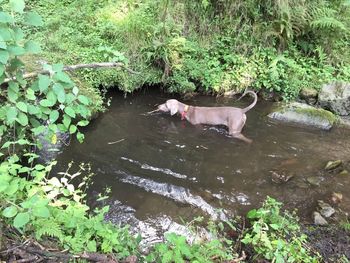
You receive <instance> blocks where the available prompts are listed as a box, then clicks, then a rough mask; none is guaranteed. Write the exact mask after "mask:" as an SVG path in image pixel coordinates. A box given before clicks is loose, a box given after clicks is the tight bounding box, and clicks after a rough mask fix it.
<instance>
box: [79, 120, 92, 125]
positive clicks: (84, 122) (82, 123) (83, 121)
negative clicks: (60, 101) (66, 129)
mask: <svg viewBox="0 0 350 263" xmlns="http://www.w3.org/2000/svg"><path fill="white" fill-rule="evenodd" d="M88 124H89V121H88V120H82V121H79V122H78V123H77V125H78V126H86V125H88Z"/></svg>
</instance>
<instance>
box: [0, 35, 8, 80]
mask: <svg viewBox="0 0 350 263" xmlns="http://www.w3.org/2000/svg"><path fill="white" fill-rule="evenodd" d="M6 47H7V45H6V42H5V40H4V39H3V37H2V36H1V35H0V48H1V49H6ZM0 75H2V73H1V74H0Z"/></svg>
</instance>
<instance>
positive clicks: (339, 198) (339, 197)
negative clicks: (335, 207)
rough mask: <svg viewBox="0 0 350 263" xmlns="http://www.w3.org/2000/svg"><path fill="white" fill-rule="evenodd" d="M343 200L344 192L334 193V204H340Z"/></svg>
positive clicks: (332, 197)
mask: <svg viewBox="0 0 350 263" xmlns="http://www.w3.org/2000/svg"><path fill="white" fill-rule="evenodd" d="M342 200H343V194H342V193H332V196H331V201H332V203H333V204H339V203H340V202H341V201H342Z"/></svg>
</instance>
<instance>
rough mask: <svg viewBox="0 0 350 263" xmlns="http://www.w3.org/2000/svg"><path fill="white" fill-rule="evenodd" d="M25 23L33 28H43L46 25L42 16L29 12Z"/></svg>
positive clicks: (25, 17)
mask: <svg viewBox="0 0 350 263" xmlns="http://www.w3.org/2000/svg"><path fill="white" fill-rule="evenodd" d="M24 23H25V24H27V25H31V26H42V25H43V24H44V22H43V20H42V18H41V16H40V15H39V14H38V13H37V12H27V13H26V14H25V15H24Z"/></svg>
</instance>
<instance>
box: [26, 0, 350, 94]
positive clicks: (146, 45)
mask: <svg viewBox="0 0 350 263" xmlns="http://www.w3.org/2000/svg"><path fill="white" fill-rule="evenodd" d="M28 4H29V8H30V9H33V10H35V11H37V12H39V13H40V14H41V15H42V16H43V21H44V27H43V28H42V30H40V31H30V34H31V37H32V38H33V39H36V40H38V41H39V42H40V43H41V44H42V47H43V51H44V53H43V57H44V58H45V60H48V61H49V62H50V63H56V62H61V63H64V64H66V65H69V64H78V63H91V62H104V61H115V62H123V63H125V64H127V65H128V66H129V67H130V68H132V69H134V70H135V71H137V72H140V74H133V75H130V74H129V73H128V72H124V71H122V70H113V69H110V70H98V71H95V70H93V71H92V70H82V71H80V72H76V73H74V75H75V76H76V77H77V79H78V80H79V81H81V85H82V86H84V87H85V88H87V89H88V90H91V89H93V88H96V87H101V86H102V87H105V88H110V87H118V88H119V89H121V90H122V91H124V92H126V93H129V92H133V91H134V90H136V89H138V88H140V87H143V86H147V85H160V86H162V87H164V89H165V90H166V91H169V92H178V93H191V92H194V91H201V92H203V93H215V94H223V93H225V92H228V91H233V92H240V91H242V90H243V89H245V88H247V87H250V88H252V89H254V90H256V91H259V90H267V91H273V92H275V93H277V94H280V96H282V97H283V98H285V99H294V98H295V97H297V96H298V95H299V92H300V90H301V89H302V88H312V89H316V90H318V89H320V88H321V86H322V84H324V83H329V82H331V81H334V80H338V81H345V82H349V80H350V69H349V66H348V65H349V63H348V62H349V60H350V54H349V50H350V48H349V43H350V41H347V40H348V38H349V35H348V32H350V30H348V28H349V20H348V19H349V17H350V16H349V15H348V13H349V12H350V11H349V8H348V6H347V5H345V3H343V2H342V1H338V2H337V3H332V4H330V3H328V1H319V2H318V4H317V5H316V6H315V5H313V4H311V3H310V4H309V3H305V2H303V1H296V2H293V4H292V3H290V2H286V3H283V4H282V3H279V2H278V3H277V2H276V3H272V2H271V3H269V2H267V3H266V4H264V5H261V3H260V2H259V4H258V3H256V1H255V0H251V1H233V2H232V3H231V2H227V3H226V2H225V3H221V2H220V3H216V2H211V1H202V2H198V3H197V2H191V1H175V2H172V1H169V0H165V1H142V2H139V1H131V2H130V1H118V2H115V3H114V2H111V1H99V2H98V4H97V3H96V1H93V0H89V1H86V2H85V4H84V6H81V3H80V1H71V2H69V3H67V2H62V1H29V3H28ZM267 10H270V11H269V12H267ZM297 10H303V12H302V13H298V11H297ZM296 18H297V19H296ZM267 21H270V23H268V22H267ZM271 25H274V26H273V27H271ZM329 32H332V34H331V35H332V37H331V36H330V34H329Z"/></svg>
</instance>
